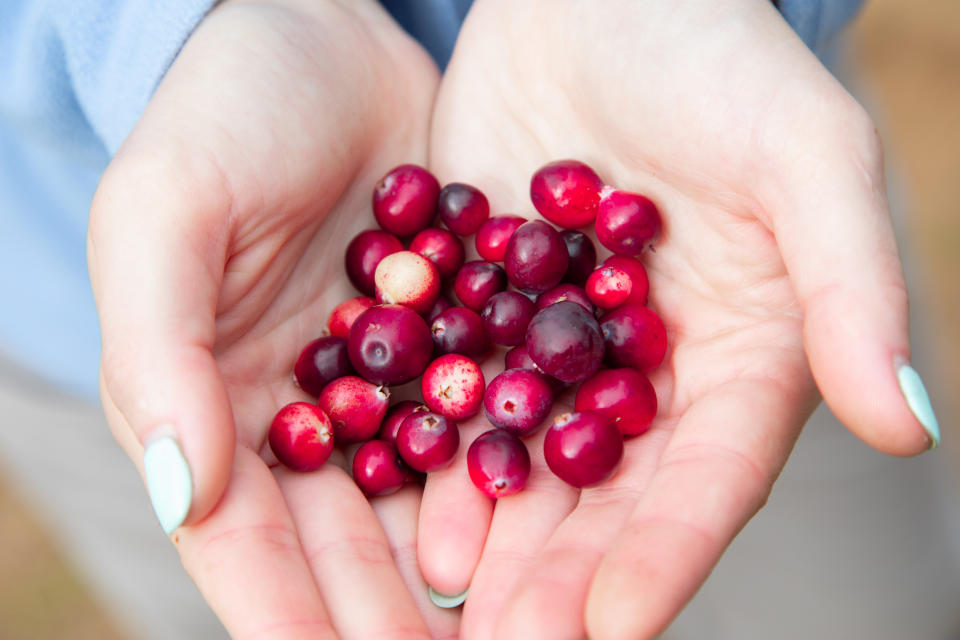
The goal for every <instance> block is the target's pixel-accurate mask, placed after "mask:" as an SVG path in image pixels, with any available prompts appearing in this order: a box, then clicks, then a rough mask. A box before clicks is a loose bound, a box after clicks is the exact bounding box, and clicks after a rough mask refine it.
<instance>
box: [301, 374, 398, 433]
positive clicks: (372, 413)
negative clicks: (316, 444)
mask: <svg viewBox="0 0 960 640" xmlns="http://www.w3.org/2000/svg"><path fill="white" fill-rule="evenodd" d="M389 402H390V391H389V390H388V389H387V388H386V387H382V386H380V387H378V386H377V385H375V384H372V383H370V382H367V381H366V380H364V379H363V378H358V377H357V376H345V377H343V378H337V379H336V380H334V381H333V382H331V383H330V384H328V385H327V386H326V387H324V389H323V393H321V394H320V397H319V398H318V399H317V405H319V407H320V408H321V409H323V410H324V412H326V414H327V415H328V416H330V421H331V422H333V432H334V435H335V436H336V439H337V444H351V443H353V442H363V441H364V440H369V439H370V438H372V437H373V436H374V435H375V434H376V433H377V430H378V429H379V428H380V423H381V422H383V416H384V415H385V414H386V412H387V405H388V404H389Z"/></svg>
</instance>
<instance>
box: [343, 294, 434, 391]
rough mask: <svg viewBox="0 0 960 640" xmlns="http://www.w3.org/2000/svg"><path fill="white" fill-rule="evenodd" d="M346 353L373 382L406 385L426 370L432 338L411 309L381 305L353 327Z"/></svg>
mask: <svg viewBox="0 0 960 640" xmlns="http://www.w3.org/2000/svg"><path fill="white" fill-rule="evenodd" d="M347 352H348V353H349V355H350V363H351V364H352V365H353V368H354V369H356V370H357V372H358V373H359V374H360V375H361V376H363V377H364V378H366V379H367V380H369V381H370V382H373V383H375V384H403V383H404V382H410V381H411V380H413V379H414V378H416V377H417V376H419V375H420V374H421V373H423V370H424V369H426V368H427V364H428V363H429V362H430V356H431V355H432V352H433V336H432V335H431V334H430V327H428V326H427V323H426V322H424V320H423V318H421V317H420V316H418V315H417V314H416V312H414V311H412V310H411V309H408V308H407V307H404V306H401V305H397V304H384V305H378V306H376V307H371V308H369V309H367V310H366V311H364V312H363V313H362V314H361V315H360V317H359V318H357V320H356V322H354V323H353V326H352V327H350V336H349V337H348V338H347Z"/></svg>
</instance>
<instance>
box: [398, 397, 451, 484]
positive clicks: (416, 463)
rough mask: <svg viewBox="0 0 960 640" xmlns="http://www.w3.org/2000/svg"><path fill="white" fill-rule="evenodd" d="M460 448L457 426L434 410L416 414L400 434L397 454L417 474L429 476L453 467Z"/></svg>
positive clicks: (404, 422) (405, 420) (409, 418)
mask: <svg viewBox="0 0 960 640" xmlns="http://www.w3.org/2000/svg"><path fill="white" fill-rule="evenodd" d="M459 447H460V431H459V429H458V428H457V424H456V423H455V422H453V421H452V420H448V419H446V418H444V417H443V416H441V415H439V414H436V413H433V412H431V411H414V412H413V413H411V414H410V415H409V416H407V417H406V418H405V419H404V420H403V423H401V425H400V430H399V431H398V432H397V451H399V452H400V457H401V458H403V461H404V462H406V463H407V464H408V465H410V466H411V467H412V468H413V469H416V470H417V471H422V472H424V473H428V472H430V471H438V470H440V469H443V468H445V467H447V466H449V465H450V463H451V462H453V458H454V457H455V456H456V455H457V449H458V448H459Z"/></svg>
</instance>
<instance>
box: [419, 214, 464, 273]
mask: <svg viewBox="0 0 960 640" xmlns="http://www.w3.org/2000/svg"><path fill="white" fill-rule="evenodd" d="M410 251H413V252H414V253H419V254H420V255H422V256H423V257H424V258H426V259H427V260H429V261H430V262H432V263H433V266H435V267H436V268H437V272H438V273H439V274H440V278H441V279H443V280H449V279H450V278H452V277H453V276H455V275H456V274H457V271H459V269H460V267H462V266H463V261H464V260H465V255H466V253H465V251H464V248H463V242H462V241H461V240H460V238H458V237H457V236H455V235H453V234H452V233H450V232H449V231H447V230H446V229H438V228H437V227H430V228H429V229H424V230H423V231H421V232H420V233H418V234H417V235H415V236H414V237H413V240H411V241H410Z"/></svg>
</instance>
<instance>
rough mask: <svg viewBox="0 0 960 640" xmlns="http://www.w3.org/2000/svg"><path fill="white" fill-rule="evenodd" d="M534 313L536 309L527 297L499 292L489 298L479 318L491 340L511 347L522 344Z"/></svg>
mask: <svg viewBox="0 0 960 640" xmlns="http://www.w3.org/2000/svg"><path fill="white" fill-rule="evenodd" d="M536 312H537V307H536V306H535V305H534V304H533V302H531V301H530V298H528V297H527V296H525V295H523V294H522V293H517V292H516V291H501V292H500V293H497V294H494V295H492V296H490V299H489V300H487V304H486V306H484V307H483V313H481V314H480V318H481V319H482V320H483V328H484V329H485V330H486V332H487V335H488V336H490V339H491V340H493V341H494V342H496V343H497V344H502V345H504V346H507V347H513V346H516V345H518V344H523V341H524V339H525V337H526V334H527V325H528V324H530V319H531V318H532V317H533V314H535V313H536Z"/></svg>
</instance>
